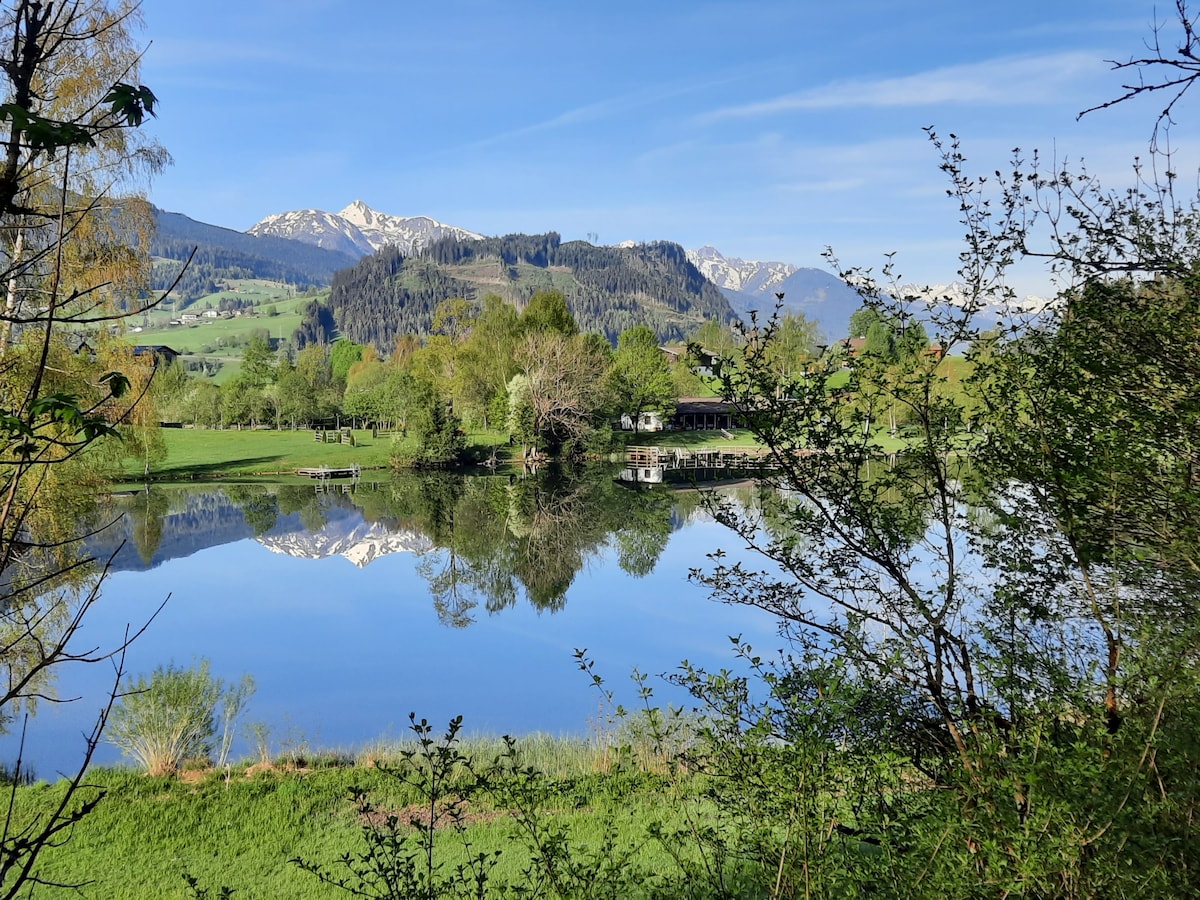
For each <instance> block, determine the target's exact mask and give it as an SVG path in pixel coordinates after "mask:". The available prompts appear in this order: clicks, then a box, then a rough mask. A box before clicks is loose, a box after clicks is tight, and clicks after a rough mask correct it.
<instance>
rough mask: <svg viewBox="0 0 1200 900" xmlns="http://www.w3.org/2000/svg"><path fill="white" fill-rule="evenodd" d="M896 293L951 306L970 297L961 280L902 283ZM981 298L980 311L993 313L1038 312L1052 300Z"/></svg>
mask: <svg viewBox="0 0 1200 900" xmlns="http://www.w3.org/2000/svg"><path fill="white" fill-rule="evenodd" d="M896 293H897V294H898V295H899V296H900V297H903V298H905V299H909V300H923V301H925V302H926V303H928V304H931V305H934V306H936V305H939V304H947V303H948V304H950V305H951V306H959V307H965V306H966V305H967V304H968V302H969V301H970V299H971V296H970V293H969V291H968V289H967V286H966V285H965V284H963V283H962V282H961V281H951V282H950V283H949V284H928V285H918V284H902V285H900V287H899V288H898V289H897V291H896ZM982 299H983V302H982V304H981V306H980V311H982V312H991V313H995V314H998V313H1001V312H1004V311H1008V312H1012V313H1039V312H1041V311H1043V310H1044V309H1046V308H1047V307H1049V306H1050V305H1051V303H1052V302H1053V301H1051V300H1047V299H1046V298H1045V297H1037V296H1034V295H1033V294H1030V295H1029V296H1027V297H1014V298H1012V299H1011V300H1007V301H1006V300H1002V299H1001V298H999V297H985V298H982Z"/></svg>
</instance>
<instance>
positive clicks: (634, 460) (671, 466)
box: [619, 447, 771, 484]
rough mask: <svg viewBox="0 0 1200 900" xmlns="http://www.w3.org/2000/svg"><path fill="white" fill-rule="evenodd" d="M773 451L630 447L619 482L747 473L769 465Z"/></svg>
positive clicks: (759, 448) (645, 482)
mask: <svg viewBox="0 0 1200 900" xmlns="http://www.w3.org/2000/svg"><path fill="white" fill-rule="evenodd" d="M770 455H771V451H770V450H768V449H767V448H766V447H758V448H754V449H747V448H730V449H724V448H721V447H714V448H711V449H705V450H685V449H684V448H682V447H630V448H628V449H627V450H626V451H625V468H624V469H623V470H622V472H621V475H620V478H619V480H621V481H626V482H639V483H642V484H661V483H662V482H663V481H664V480H665V479H666V475H667V473H668V472H688V471H690V472H697V473H699V472H717V471H725V472H747V471H753V470H758V469H762V468H763V467H764V466H765V465H768V464H769V463H768V458H769V457H770Z"/></svg>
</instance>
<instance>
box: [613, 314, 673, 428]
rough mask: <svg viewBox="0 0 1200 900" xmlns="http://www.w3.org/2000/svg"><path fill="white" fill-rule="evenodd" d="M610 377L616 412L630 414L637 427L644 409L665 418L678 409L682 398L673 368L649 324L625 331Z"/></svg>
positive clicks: (619, 339) (622, 333) (614, 357)
mask: <svg viewBox="0 0 1200 900" xmlns="http://www.w3.org/2000/svg"><path fill="white" fill-rule="evenodd" d="M606 380H607V387H608V390H609V392H610V396H611V405H612V410H613V412H614V413H615V414H617V415H628V416H629V417H630V418H631V419H632V421H633V423H634V427H635V428H636V427H637V423H638V422H640V421H641V418H642V413H644V412H647V411H655V412H658V413H659V414H660V415H661V416H662V417H663V419H664V420H666V419H668V418H669V417H670V416H671V414H672V413H673V412H674V407H675V401H676V400H677V399H678V397H677V396H676V394H675V381H674V379H673V378H672V377H671V367H670V365H669V364H668V362H667V357H666V354H664V353H663V352H662V350H660V349H659V346H658V338H657V337H656V336H655V334H654V332H653V331H651V330H650V328H649V327H648V326H646V325H635V326H634V327H633V328H630V329H627V330H625V331H623V332H621V336H620V337H619V338H618V339H617V351H616V353H615V354H614V355H613V361H612V365H611V366H610V367H609V370H608V373H607V375H606Z"/></svg>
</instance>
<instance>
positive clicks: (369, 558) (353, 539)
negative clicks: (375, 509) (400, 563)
mask: <svg viewBox="0 0 1200 900" xmlns="http://www.w3.org/2000/svg"><path fill="white" fill-rule="evenodd" d="M258 542H259V543H260V544H262V545H263V546H264V547H266V548H267V549H268V550H270V551H271V552H272V553H282V554H285V555H287V556H294V557H298V558H300V559H325V558H326V557H329V556H344V557H345V558H346V559H348V560H350V562H352V563H354V565H356V566H358V567H359V568H360V569H361V568H363V567H364V566H366V565H368V564H369V563H371V562H373V561H374V560H376V559H378V558H379V557H381V556H387V555H388V554H390V553H427V552H428V551H430V550H432V549H433V542H432V541H430V540H429V538H427V537H425V536H424V535H422V534H418V533H416V532H412V531H389V530H388V529H387V528H386V527H385V526H383V525H381V524H379V523H378V522H375V523H371V522H366V521H363V520H362V519H361V518H359V517H347V518H346V519H341V520H335V521H330V522H329V523H328V524H327V525H326V526H325V527H324V528H322V529H321V530H320V531H314V532H305V531H297V532H289V533H286V534H272V535H265V536H263V537H260V538H258Z"/></svg>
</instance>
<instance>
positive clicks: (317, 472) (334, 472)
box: [296, 465, 362, 481]
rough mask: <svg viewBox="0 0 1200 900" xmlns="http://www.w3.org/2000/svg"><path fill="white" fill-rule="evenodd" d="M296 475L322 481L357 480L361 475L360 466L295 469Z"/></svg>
mask: <svg viewBox="0 0 1200 900" xmlns="http://www.w3.org/2000/svg"><path fill="white" fill-rule="evenodd" d="M296 474H297V475H300V476H303V477H305V478H319V479H321V480H322V481H325V480H328V479H330V478H358V477H359V476H361V475H362V466H359V465H353V466H317V467H315V468H306V469H297V470H296Z"/></svg>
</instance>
